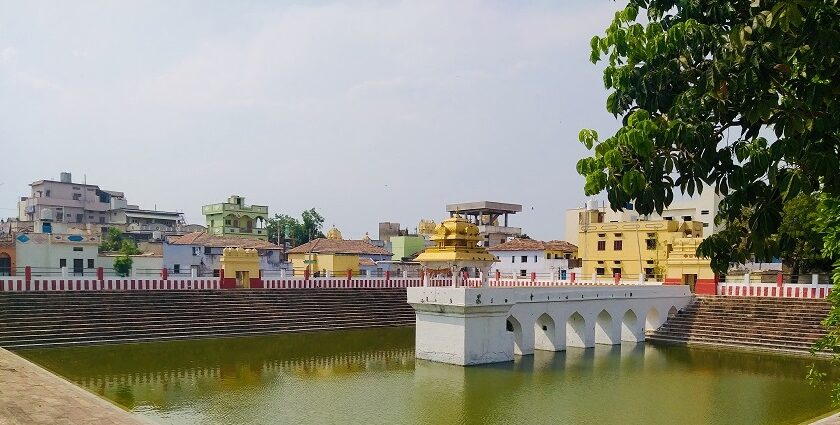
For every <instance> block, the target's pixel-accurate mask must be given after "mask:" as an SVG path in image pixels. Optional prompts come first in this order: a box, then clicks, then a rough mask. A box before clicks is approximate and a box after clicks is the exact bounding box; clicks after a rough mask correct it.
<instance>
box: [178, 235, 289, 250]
mask: <svg viewBox="0 0 840 425" xmlns="http://www.w3.org/2000/svg"><path fill="white" fill-rule="evenodd" d="M170 243H171V244H173V245H201V246H210V247H216V248H228V247H230V248H256V249H280V246H279V245H275V244H273V243H271V242H267V241H264V240H261V239H254V238H240V237H236V236H214V235H208V234H207V232H192V233H187V234H186V235H184V236H181V237H179V238H176V239H172V241H171V242H170Z"/></svg>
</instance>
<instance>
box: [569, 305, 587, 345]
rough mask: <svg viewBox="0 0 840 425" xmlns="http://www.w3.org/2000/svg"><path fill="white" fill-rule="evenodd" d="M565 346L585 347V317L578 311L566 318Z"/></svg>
mask: <svg viewBox="0 0 840 425" xmlns="http://www.w3.org/2000/svg"><path fill="white" fill-rule="evenodd" d="M566 346H568V347H581V348H586V319H584V318H583V316H582V315H581V314H580V313H578V312H574V313H572V315H571V316H569V318H568V319H567V320H566Z"/></svg>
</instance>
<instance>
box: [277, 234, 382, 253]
mask: <svg viewBox="0 0 840 425" xmlns="http://www.w3.org/2000/svg"><path fill="white" fill-rule="evenodd" d="M308 252H314V253H316V254H362V255H365V254H366V255H393V254H392V253H391V252H388V251H387V250H385V249H383V248H380V247H378V246H375V245H371V244H370V243H367V242H365V241H354V240H343V239H326V238H318V239H314V240H312V241H310V242H307V243H305V244H303V245H299V246H296V247H294V248H292V249H290V250H289V251H288V253H289V254H306V253H308Z"/></svg>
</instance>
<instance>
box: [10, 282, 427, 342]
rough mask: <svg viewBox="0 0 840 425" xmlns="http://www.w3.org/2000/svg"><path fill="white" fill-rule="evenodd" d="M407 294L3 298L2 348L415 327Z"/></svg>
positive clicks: (243, 292) (244, 292)
mask: <svg viewBox="0 0 840 425" xmlns="http://www.w3.org/2000/svg"><path fill="white" fill-rule="evenodd" d="M413 325H414V310H413V309H412V308H411V306H410V305H408V304H407V303H406V293H405V288H393V289H385V288H382V289H371V288H367V289H284V290H267V289H232V290H177V291H167V290H158V291H128V292H126V291H68V292H0V347H3V348H7V349H24V348H42V347H60V346H75V345H90V344H109V343H134V342H147V341H164V340H173V339H190V338H214V337H229V336H240V335H260V334H273V333H283V332H303V331H323V330H339V329H357V328H375V327H388V326H413Z"/></svg>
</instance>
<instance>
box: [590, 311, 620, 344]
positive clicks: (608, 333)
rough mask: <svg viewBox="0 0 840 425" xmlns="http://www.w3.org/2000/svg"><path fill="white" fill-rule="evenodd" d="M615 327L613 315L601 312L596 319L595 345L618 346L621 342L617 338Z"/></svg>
mask: <svg viewBox="0 0 840 425" xmlns="http://www.w3.org/2000/svg"><path fill="white" fill-rule="evenodd" d="M614 328H615V325H614V324H613V318H612V315H611V314H610V313H609V312H607V310H601V312H600V313H598V316H597V317H596V318H595V343H596V344H608V345H613V344H618V343H620V342H621V341H620V340H619V339H618V338H616V335H615V331H614Z"/></svg>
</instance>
